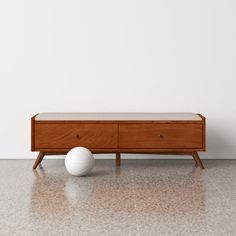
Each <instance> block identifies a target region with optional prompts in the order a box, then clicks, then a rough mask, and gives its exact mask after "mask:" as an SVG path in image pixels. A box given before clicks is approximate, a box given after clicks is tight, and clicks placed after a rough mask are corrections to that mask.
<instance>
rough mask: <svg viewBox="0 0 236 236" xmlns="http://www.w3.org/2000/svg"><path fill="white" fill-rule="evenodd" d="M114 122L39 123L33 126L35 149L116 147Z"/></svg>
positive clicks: (115, 126) (116, 129) (116, 138)
mask: <svg viewBox="0 0 236 236" xmlns="http://www.w3.org/2000/svg"><path fill="white" fill-rule="evenodd" d="M117 131H118V126H117V125H115V124H70V123H68V124H66V123H65V124H40V123H36V124H35V127H34V133H35V140H34V145H35V149H36V150H39V149H68V150H69V149H71V148H73V147H76V146H83V147H87V148H90V149H93V148H117V146H118V143H117V141H118V133H117Z"/></svg>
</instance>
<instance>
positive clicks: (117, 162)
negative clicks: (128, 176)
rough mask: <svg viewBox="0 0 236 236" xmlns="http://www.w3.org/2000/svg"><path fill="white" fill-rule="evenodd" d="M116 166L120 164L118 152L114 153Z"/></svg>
mask: <svg viewBox="0 0 236 236" xmlns="http://www.w3.org/2000/svg"><path fill="white" fill-rule="evenodd" d="M116 166H120V153H119V152H117V153H116Z"/></svg>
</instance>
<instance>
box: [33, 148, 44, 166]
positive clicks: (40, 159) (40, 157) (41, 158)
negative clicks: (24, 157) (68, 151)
mask: <svg viewBox="0 0 236 236" xmlns="http://www.w3.org/2000/svg"><path fill="white" fill-rule="evenodd" d="M44 155H45V153H44V152H40V153H39V155H38V157H37V159H36V160H35V162H34V166H33V169H34V170H35V169H36V168H37V166H38V165H39V164H40V163H41V161H42V160H43V158H44Z"/></svg>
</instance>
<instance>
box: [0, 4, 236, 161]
mask: <svg viewBox="0 0 236 236" xmlns="http://www.w3.org/2000/svg"><path fill="white" fill-rule="evenodd" d="M235 80H236V1H233V0H223V1H222V0H195V1H194V0H178V1H176V0H166V1H161V0H157V1H155V0H143V1H140V0H136V1H135V0H116V1H113V0H106V1H104V0H103V1H102V0H100V1H97V0H83V1H82V0H74V1H72V0H68V1H56V0H54V1H53V0H41V1H33V0H31V1H26V0H22V1H16V0H15V1H13V0H3V1H1V2H0V107H1V118H0V121H1V122H0V157H1V158H30V157H35V154H32V153H31V152H30V117H31V116H32V115H34V114H35V113H38V112H43V111H94V112H96V111H109V112H110V111H129V112H132V111H140V112H160V111H173V112H175V111H187V112H188V111H193V112H199V113H202V114H204V115H205V116H206V117H207V142H208V145H207V146H208V152H207V153H206V154H205V155H203V156H204V157H207V158H236V146H235V142H236V93H235V87H236V82H235Z"/></svg>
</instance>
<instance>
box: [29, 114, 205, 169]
mask: <svg viewBox="0 0 236 236" xmlns="http://www.w3.org/2000/svg"><path fill="white" fill-rule="evenodd" d="M205 129H206V128H205V117H203V116H202V115H200V114H195V113H40V114H37V115H35V116H33V117H32V119H31V149H32V151H38V152H39V155H38V157H37V159H36V161H35V163H34V166H33V169H36V168H37V166H38V165H39V164H40V163H41V161H42V159H43V157H44V156H45V155H60V154H66V153H67V152H68V151H69V150H70V149H71V148H73V147H77V146H82V147H86V148H88V149H89V150H90V151H91V152H93V153H116V165H117V166H119V165H120V163H121V156H120V154H121V153H153V154H154V153H157V154H174V155H176V154H177V155H191V156H192V157H193V159H194V160H195V162H196V165H198V166H199V167H200V168H202V169H204V166H203V163H202V161H201V159H200V157H199V155H198V152H199V151H205V149H206V138H205V134H206V132H205Z"/></svg>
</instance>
